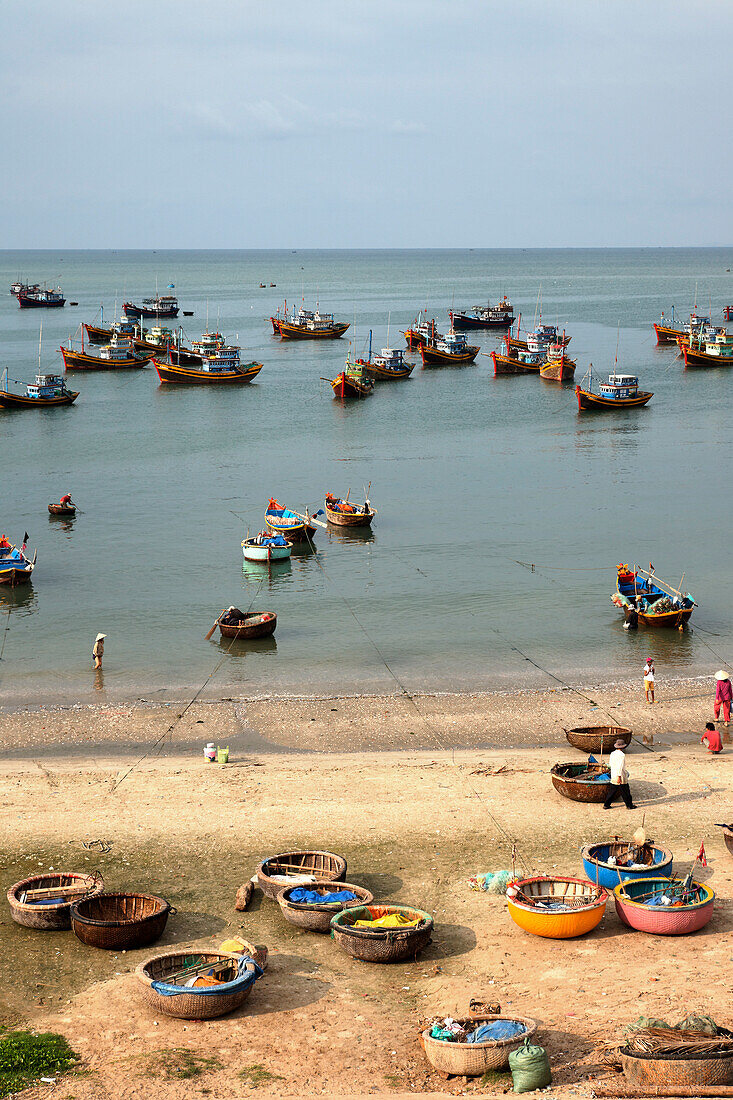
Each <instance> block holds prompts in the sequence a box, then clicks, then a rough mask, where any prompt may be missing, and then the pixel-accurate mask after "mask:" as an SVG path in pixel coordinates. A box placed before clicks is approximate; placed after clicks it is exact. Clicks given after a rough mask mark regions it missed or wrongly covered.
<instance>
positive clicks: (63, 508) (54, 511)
mask: <svg viewBox="0 0 733 1100" xmlns="http://www.w3.org/2000/svg"><path fill="white" fill-rule="evenodd" d="M48 511H49V513H50V514H51V515H52V516H75V515H76V507H75V506H74V505H69V504H49V506H48Z"/></svg>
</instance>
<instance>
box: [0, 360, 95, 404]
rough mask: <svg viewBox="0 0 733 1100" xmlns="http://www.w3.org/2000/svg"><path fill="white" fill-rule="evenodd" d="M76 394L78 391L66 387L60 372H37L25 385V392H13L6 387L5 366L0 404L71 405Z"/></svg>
mask: <svg viewBox="0 0 733 1100" xmlns="http://www.w3.org/2000/svg"><path fill="white" fill-rule="evenodd" d="M22 384H23V383H21V385H22ZM78 396H79V393H78V391H75V390H69V389H67V388H66V382H65V381H64V379H63V376H62V375H60V374H37V375H36V380H35V382H32V383H30V382H29V383H28V384H27V385H26V387H25V393H13V392H12V391H11V390H9V389H8V372H7V368H6V370H5V389H0V406H2V408H5V409H51V408H54V407H55V406H56V405H73V403H74V402H75V401H76V399H77V397H78Z"/></svg>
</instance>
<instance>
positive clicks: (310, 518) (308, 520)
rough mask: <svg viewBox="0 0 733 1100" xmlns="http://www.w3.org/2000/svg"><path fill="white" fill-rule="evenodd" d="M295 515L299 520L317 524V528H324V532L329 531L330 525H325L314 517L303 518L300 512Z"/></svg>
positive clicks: (294, 513) (294, 512)
mask: <svg viewBox="0 0 733 1100" xmlns="http://www.w3.org/2000/svg"><path fill="white" fill-rule="evenodd" d="M291 510H292V509H291ZM293 515H294V516H297V517H298V519H302V520H304V521H305V522H306V523H315V524H316V526H317V527H322V528H323V530H324V531H327V530H328V524H326V523H323V522H322V521H321V520H320V519H314V517H313V516H303V515H301V514H300V512H296V511H293Z"/></svg>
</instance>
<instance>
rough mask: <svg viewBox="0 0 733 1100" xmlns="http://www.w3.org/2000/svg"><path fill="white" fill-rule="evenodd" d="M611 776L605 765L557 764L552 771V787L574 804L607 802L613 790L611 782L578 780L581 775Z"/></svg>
mask: <svg viewBox="0 0 733 1100" xmlns="http://www.w3.org/2000/svg"><path fill="white" fill-rule="evenodd" d="M588 774H590V775H609V771H608V768H607V767H605V766H604V765H603V764H555V766H554V767H553V768H552V770H551V771H550V775H551V776H552V785H553V787H554V788H555V790H556V791H558V792H559V793H560V794H561V795H562V796H563V798H569V799H570V800H571V801H572V802H605V801H606V798H607V797H608V794H609V792H610V790H611V780H610V778H609V779H608V781H607V782H598V781H597V780H592V779H578V778H577V776H579V775H588Z"/></svg>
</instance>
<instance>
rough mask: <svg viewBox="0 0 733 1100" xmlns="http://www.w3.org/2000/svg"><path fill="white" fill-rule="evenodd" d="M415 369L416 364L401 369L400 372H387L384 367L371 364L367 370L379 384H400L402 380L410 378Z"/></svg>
mask: <svg viewBox="0 0 733 1100" xmlns="http://www.w3.org/2000/svg"><path fill="white" fill-rule="evenodd" d="M413 369H414V364H412V363H411V364H410V365H409V366H405V367H401V368H400V369H399V370H385V369H384V367H379V366H376V365H375V364H374V363H370V364H369V366H368V367H367V370H368V371H369V373H370V374H371V376H372V377H373V378H374V379H375V381H377V382H398V381H399V380H400V379H402V378H409V377H410V375H411V374H412V372H413Z"/></svg>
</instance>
